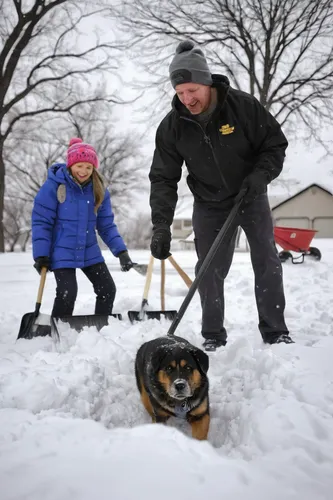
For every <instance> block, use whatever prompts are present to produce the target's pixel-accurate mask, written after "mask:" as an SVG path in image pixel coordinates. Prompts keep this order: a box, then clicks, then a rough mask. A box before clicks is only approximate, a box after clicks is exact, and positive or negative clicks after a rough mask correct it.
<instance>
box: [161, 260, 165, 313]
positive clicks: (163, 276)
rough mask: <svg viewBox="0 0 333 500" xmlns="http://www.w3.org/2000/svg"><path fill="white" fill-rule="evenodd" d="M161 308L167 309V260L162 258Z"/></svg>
mask: <svg viewBox="0 0 333 500" xmlns="http://www.w3.org/2000/svg"><path fill="white" fill-rule="evenodd" d="M161 310H162V311H164V310H165V260H161Z"/></svg>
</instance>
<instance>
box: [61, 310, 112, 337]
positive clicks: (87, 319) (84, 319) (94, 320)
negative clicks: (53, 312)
mask: <svg viewBox="0 0 333 500" xmlns="http://www.w3.org/2000/svg"><path fill="white" fill-rule="evenodd" d="M110 317H112V318H117V319H119V320H122V315H121V314H109V315H106V314H89V315H88V314H82V315H81V316H79V315H78V316H61V317H59V318H54V320H55V322H56V323H58V322H59V321H62V322H63V323H67V324H68V325H69V326H70V328H73V330H76V331H77V332H78V333H80V332H81V330H83V328H84V327H86V326H88V327H90V326H93V327H94V328H96V329H97V331H100V330H101V329H102V328H103V327H104V326H107V325H108V324H109V318H110Z"/></svg>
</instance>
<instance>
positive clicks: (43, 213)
mask: <svg viewBox="0 0 333 500" xmlns="http://www.w3.org/2000/svg"><path fill="white" fill-rule="evenodd" d="M60 184H63V185H65V189H64V188H63V187H62V188H60V190H63V191H64V190H65V194H66V197H65V200H64V201H63V199H61V197H60V200H61V201H62V202H59V201H58V198H57V191H58V187H59V186H60ZM96 229H97V231H98V234H99V235H100V236H101V238H102V240H103V241H104V242H105V244H106V245H107V246H108V247H109V249H110V250H111V252H112V253H113V255H115V256H116V257H117V255H118V254H119V253H120V252H122V251H124V250H126V245H125V243H124V241H123V239H122V237H121V236H120V234H119V232H118V229H117V226H116V224H115V223H114V215H113V211H112V207H111V200H110V193H109V191H108V190H107V189H106V190H105V196H104V200H103V203H102V204H101V206H100V207H99V209H98V211H97V215H96V214H95V212H94V193H93V185H92V182H89V183H88V184H86V185H85V186H83V187H82V186H80V185H79V184H77V183H76V182H75V181H74V180H73V179H72V177H71V176H70V175H69V172H68V169H67V167H66V164H64V163H56V164H55V165H52V166H51V167H50V169H49V172H48V178H47V180H46V181H45V183H44V184H43V185H42V187H41V188H40V190H39V192H38V193H37V195H36V197H35V201H34V207H33V211H32V246H33V257H34V259H36V258H37V257H42V256H47V257H49V258H50V261H51V269H59V268H62V267H77V268H83V267H87V266H92V265H93V264H97V263H98V262H104V258H103V256H102V253H101V249H100V247H99V245H98V242H97V237H96Z"/></svg>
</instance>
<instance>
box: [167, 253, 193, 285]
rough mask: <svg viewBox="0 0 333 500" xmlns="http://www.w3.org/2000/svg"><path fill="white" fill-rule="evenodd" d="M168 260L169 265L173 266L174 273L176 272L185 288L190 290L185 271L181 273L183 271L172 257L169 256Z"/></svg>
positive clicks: (190, 282)
mask: <svg viewBox="0 0 333 500" xmlns="http://www.w3.org/2000/svg"><path fill="white" fill-rule="evenodd" d="M168 259H169V261H170V262H171V264H172V265H173V267H174V268H175V269H176V271H177V272H178V274H179V276H180V277H181V278H182V279H183V281H184V282H185V284H186V286H187V287H188V288H190V286H191V285H192V280H191V278H190V277H189V276H188V275H187V274H186V273H185V271H183V269H182V268H181V267H180V265H179V264H177V262H176V261H175V259H174V258H173V257H172V255H169V257H168Z"/></svg>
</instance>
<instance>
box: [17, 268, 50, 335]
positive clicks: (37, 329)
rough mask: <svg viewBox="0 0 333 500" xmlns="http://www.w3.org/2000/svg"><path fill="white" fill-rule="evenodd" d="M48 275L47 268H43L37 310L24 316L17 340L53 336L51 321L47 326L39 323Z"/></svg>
mask: <svg viewBox="0 0 333 500" xmlns="http://www.w3.org/2000/svg"><path fill="white" fill-rule="evenodd" d="M46 273H47V268H46V267H42V270H41V273H40V282H39V288H38V293H37V300H36V307H35V310H34V312H31V313H26V314H24V316H23V317H22V320H21V325H20V330H19V333H18V336H17V340H18V339H32V338H34V337H46V336H47V335H50V336H51V324H50V321H48V322H47V323H46V324H41V323H42V322H41V321H40V324H39V323H38V319H39V316H40V314H39V310H40V306H41V304H42V297H43V291H44V285H45V279H46Z"/></svg>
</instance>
